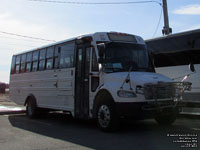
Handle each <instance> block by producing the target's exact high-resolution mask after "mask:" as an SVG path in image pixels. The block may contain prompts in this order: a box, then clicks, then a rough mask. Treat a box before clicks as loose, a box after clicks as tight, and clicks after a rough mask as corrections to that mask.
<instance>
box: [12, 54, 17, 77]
mask: <svg viewBox="0 0 200 150" xmlns="http://www.w3.org/2000/svg"><path fill="white" fill-rule="evenodd" d="M15 60H16V56H13V57H12V64H11V74H14V73H15Z"/></svg>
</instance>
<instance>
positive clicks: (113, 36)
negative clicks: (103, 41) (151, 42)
mask: <svg viewBox="0 0 200 150" xmlns="http://www.w3.org/2000/svg"><path fill="white" fill-rule="evenodd" d="M108 37H109V39H110V40H111V41H119V42H133V43H137V40H136V38H135V37H134V36H133V35H130V34H126V33H118V32H112V33H108Z"/></svg>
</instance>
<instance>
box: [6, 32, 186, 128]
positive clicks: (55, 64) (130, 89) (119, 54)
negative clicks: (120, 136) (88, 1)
mask: <svg viewBox="0 0 200 150" xmlns="http://www.w3.org/2000/svg"><path fill="white" fill-rule="evenodd" d="M177 85H179V88H180V86H183V84H182V83H174V82H173V80H171V79H170V78H168V77H165V76H163V75H160V74H156V73H155V70H154V67H153V65H152V63H151V59H150V57H149V54H148V51H147V49H146V45H145V43H144V40H143V39H142V38H141V37H139V36H136V35H130V34H124V33H115V32H108V33H107V32H97V33H94V34H89V35H84V36H79V37H76V38H72V39H69V40H65V41H61V42H57V43H54V44H51V45H48V46H44V47H41V48H38V49H33V50H30V51H27V52H23V53H20V54H16V55H14V56H13V58H12V65H11V75H10V97H11V99H12V100H13V101H15V102H16V103H17V104H20V105H25V106H26V109H27V115H28V116H29V117H31V118H32V117H35V116H37V115H38V113H39V112H40V109H44V108H45V109H50V110H62V111H65V112H69V113H71V115H72V116H73V117H75V118H82V119H96V120H97V123H98V126H99V127H100V128H101V129H102V130H104V131H109V130H115V129H117V128H118V127H119V122H120V119H121V118H127V117H130V118H138V119H145V118H155V119H156V120H157V122H158V123H160V124H171V123H173V122H174V121H175V120H176V115H177V113H178V111H179V105H178V104H179V100H180V95H179V94H178V92H177Z"/></svg>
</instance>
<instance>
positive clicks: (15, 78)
mask: <svg viewBox="0 0 200 150" xmlns="http://www.w3.org/2000/svg"><path fill="white" fill-rule="evenodd" d="M74 78H75V69H74V68H66V69H56V70H46V71H37V72H31V73H23V74H22V73H21V74H13V75H11V78H10V85H11V87H10V92H11V94H10V95H11V99H12V100H13V101H15V102H16V103H17V104H20V105H24V103H25V100H26V98H27V97H28V96H29V95H30V94H32V95H33V96H35V98H36V100H37V105H38V107H43V108H52V109H61V110H70V111H72V112H73V110H74Z"/></svg>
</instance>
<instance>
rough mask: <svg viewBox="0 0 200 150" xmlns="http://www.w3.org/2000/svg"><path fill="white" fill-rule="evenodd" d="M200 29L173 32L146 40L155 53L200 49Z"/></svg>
mask: <svg viewBox="0 0 200 150" xmlns="http://www.w3.org/2000/svg"><path fill="white" fill-rule="evenodd" d="M199 35H200V29H197V30H191V31H187V32H181V33H177V34H171V35H168V36H164V37H159V38H154V39H149V40H145V42H146V44H147V47H148V49H149V50H150V51H152V52H154V53H165V52H177V51H179V52H180V51H185V50H199V49H200V36H199Z"/></svg>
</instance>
